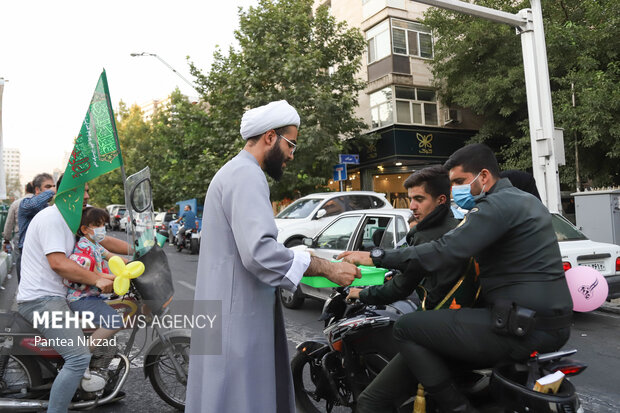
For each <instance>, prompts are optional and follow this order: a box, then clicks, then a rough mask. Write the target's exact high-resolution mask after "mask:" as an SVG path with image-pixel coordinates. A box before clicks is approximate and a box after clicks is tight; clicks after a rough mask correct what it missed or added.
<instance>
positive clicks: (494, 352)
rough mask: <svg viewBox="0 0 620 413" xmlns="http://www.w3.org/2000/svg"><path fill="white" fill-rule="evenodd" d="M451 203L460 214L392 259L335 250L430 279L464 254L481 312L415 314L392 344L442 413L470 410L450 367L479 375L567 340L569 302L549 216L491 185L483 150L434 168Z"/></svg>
mask: <svg viewBox="0 0 620 413" xmlns="http://www.w3.org/2000/svg"><path fill="white" fill-rule="evenodd" d="M444 167H445V168H446V169H448V170H449V176H450V181H451V183H452V195H453V198H454V201H455V202H456V203H457V204H458V205H459V206H460V207H462V208H465V209H468V210H469V213H468V214H467V215H466V216H465V218H464V223H463V224H462V225H461V226H459V227H458V228H456V229H455V230H453V231H451V232H449V233H447V234H445V235H444V236H443V237H441V238H440V239H438V240H436V241H432V242H429V243H426V244H422V245H418V246H412V247H409V248H401V249H398V250H393V251H383V250H379V249H377V250H373V251H371V252H370V253H368V252H357V251H356V252H345V253H343V254H341V257H343V258H344V260H345V261H347V262H352V263H358V264H365V265H373V264H374V265H377V266H381V267H386V268H396V269H400V270H406V271H408V272H409V271H427V272H434V271H438V270H441V269H442V268H446V267H447V266H450V265H454V264H455V263H456V262H459V261H460V260H463V259H466V258H467V257H470V256H474V257H475V258H476V261H477V262H478V263H479V265H480V284H481V292H480V297H479V302H480V303H481V304H482V305H483V306H484V307H482V308H461V309H458V310H436V311H425V312H415V313H411V314H407V315H405V316H403V317H401V318H400V319H399V320H398V321H397V323H396V324H395V326H394V336H395V338H396V339H397V341H398V343H399V350H400V354H401V355H402V357H403V359H404V360H405V362H406V363H407V366H408V367H409V369H410V370H411V372H412V373H413V375H414V376H415V377H416V378H418V380H419V381H420V382H421V383H422V384H423V385H424V387H425V389H426V391H427V392H428V393H429V394H431V395H432V396H434V397H433V399H434V400H435V401H436V402H437V403H438V404H439V406H440V408H441V411H442V412H473V411H475V410H473V408H472V407H471V405H470V404H469V401H468V400H467V399H466V398H465V397H464V396H463V395H462V394H460V392H459V391H458V390H457V389H456V387H455V386H454V383H453V380H452V377H451V371H450V365H449V364H448V361H447V360H448V359H450V360H451V361H454V360H456V361H463V362H467V363H468V365H472V366H474V367H489V366H491V365H493V364H496V363H497V362H499V361H502V360H507V359H514V360H523V359H526V358H527V357H528V355H529V354H531V352H533V351H540V352H548V351H555V350H557V349H558V348H560V347H561V346H562V345H563V344H564V343H566V341H567V340H568V337H569V334H570V322H571V315H572V300H571V297H570V293H569V291H568V286H567V284H566V280H565V278H564V271H563V268H562V260H561V255H560V249H559V246H558V243H557V238H556V236H555V232H554V230H553V227H552V225H551V214H550V213H549V211H548V210H547V209H546V208H545V207H544V205H543V204H542V203H541V202H540V201H539V200H538V199H536V198H535V197H534V196H532V195H531V194H528V193H525V192H523V191H520V190H518V189H516V188H514V187H513V186H512V185H511V184H510V181H509V180H508V179H505V178H504V179H500V178H499V173H500V172H499V167H498V164H497V160H496V159H495V156H494V155H493V152H492V151H491V150H490V149H489V148H488V147H487V146H485V145H482V144H473V145H468V146H465V147H463V148H461V149H459V150H458V151H456V152H455V153H454V154H452V156H451V157H450V158H449V159H448V161H447V162H446V164H445V165H444Z"/></svg>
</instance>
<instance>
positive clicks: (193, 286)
mask: <svg viewBox="0 0 620 413" xmlns="http://www.w3.org/2000/svg"><path fill="white" fill-rule="evenodd" d="M177 282H178V283H179V284H181V285H182V286H183V287H186V288H189V289H190V290H196V286H195V285H191V284H190V283H188V282H187V281H183V280H179V281H177Z"/></svg>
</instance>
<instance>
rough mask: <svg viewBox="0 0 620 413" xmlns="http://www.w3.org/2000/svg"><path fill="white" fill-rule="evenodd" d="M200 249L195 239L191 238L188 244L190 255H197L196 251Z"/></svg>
mask: <svg viewBox="0 0 620 413" xmlns="http://www.w3.org/2000/svg"><path fill="white" fill-rule="evenodd" d="M199 249H200V244H198V240H197V239H196V238H192V239H191V241H190V242H189V252H190V253H191V254H198V250H199Z"/></svg>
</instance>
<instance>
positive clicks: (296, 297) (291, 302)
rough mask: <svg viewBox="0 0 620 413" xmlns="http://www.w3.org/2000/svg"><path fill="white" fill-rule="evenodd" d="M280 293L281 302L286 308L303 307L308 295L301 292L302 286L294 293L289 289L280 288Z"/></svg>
mask: <svg viewBox="0 0 620 413" xmlns="http://www.w3.org/2000/svg"><path fill="white" fill-rule="evenodd" d="M278 295H279V296H280V302H281V303H282V305H283V306H284V307H286V308H290V309H292V310H295V309H297V308H299V307H301V306H302V305H303V304H304V301H305V299H306V297H305V296H304V293H302V292H301V288H300V287H298V288H297V289H296V290H295V292H294V293H291V292H290V291H288V290H283V289H282V288H279V289H278Z"/></svg>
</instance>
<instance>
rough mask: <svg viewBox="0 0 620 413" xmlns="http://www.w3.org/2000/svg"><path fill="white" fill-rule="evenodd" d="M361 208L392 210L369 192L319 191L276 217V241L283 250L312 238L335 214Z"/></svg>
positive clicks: (384, 199) (381, 196)
mask: <svg viewBox="0 0 620 413" xmlns="http://www.w3.org/2000/svg"><path fill="white" fill-rule="evenodd" d="M361 209H393V208H392V206H391V205H390V203H389V202H388V201H387V199H386V198H385V195H384V194H382V193H378V192H371V191H351V192H323V193H316V194H311V195H307V196H305V197H303V198H300V199H298V200H296V201H295V202H293V203H292V204H291V205H289V206H288V207H286V208H285V209H284V210H283V211H281V212H280V213H279V214H278V215H276V217H275V220H276V226H277V227H278V241H279V242H281V243H283V244H284V245H286V246H287V247H293V246H295V245H301V244H302V240H303V239H304V238H312V237H314V236H315V235H316V234H317V233H318V232H319V231H320V230H321V228H323V227H325V225H327V224H328V223H330V222H332V221H333V220H334V218H336V217H337V216H338V215H339V214H341V213H343V212H346V211H352V210H361Z"/></svg>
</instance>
